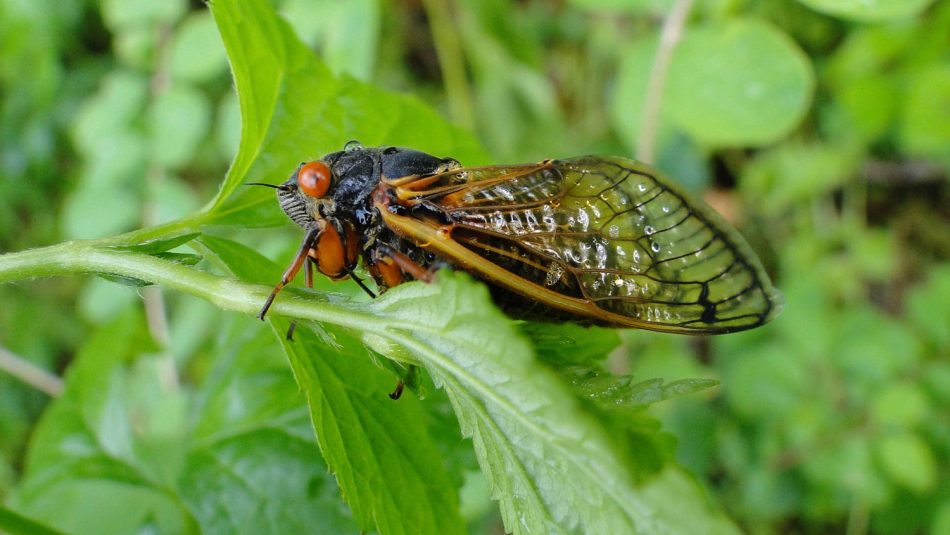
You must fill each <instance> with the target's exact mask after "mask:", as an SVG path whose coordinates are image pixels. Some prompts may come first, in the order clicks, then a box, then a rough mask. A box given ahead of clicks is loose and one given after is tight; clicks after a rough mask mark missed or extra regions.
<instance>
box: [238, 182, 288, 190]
mask: <svg viewBox="0 0 950 535" xmlns="http://www.w3.org/2000/svg"><path fill="white" fill-rule="evenodd" d="M244 185H245V186H265V187H268V188H274V189H279V190H285V189H287V188H286V187H285V186H278V185H276V184H265V183H264V182H245V183H244Z"/></svg>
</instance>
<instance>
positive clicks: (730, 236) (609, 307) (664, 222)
mask: <svg viewBox="0 0 950 535" xmlns="http://www.w3.org/2000/svg"><path fill="white" fill-rule="evenodd" d="M261 185H265V186H270V187H273V188H276V189H277V198H278V200H279V202H280V207H281V208H282V209H283V211H284V212H285V213H286V214H287V216H288V217H290V219H292V220H293V221H294V222H295V223H297V224H298V225H300V226H301V227H302V228H303V229H304V231H305V236H304V239H303V243H302V244H301V246H300V249H299V251H298V252H297V254H296V256H295V257H294V260H293V261H292V262H291V264H290V266H289V267H288V268H287V270H286V271H285V273H284V274H283V277H282V278H281V281H280V282H279V283H278V284H277V286H276V287H275V288H274V290H273V292H272V293H271V294H270V296H269V297H268V299H267V301H266V302H265V303H264V306H263V308H261V311H260V313H259V314H258V316H259V317H260V318H261V319H263V318H264V315H265V314H266V313H267V310H268V308H270V306H271V304H272V303H273V301H274V298H275V297H276V296H277V294H278V292H280V290H281V289H282V288H283V287H284V286H285V285H287V284H288V283H289V282H290V281H291V280H293V279H294V277H295V276H296V275H297V273H298V272H299V270H300V269H301V267H303V268H304V269H305V273H306V283H307V286H308V287H312V285H313V270H314V269H316V270H317V271H319V272H320V273H322V274H323V275H325V276H327V277H330V278H331V279H345V278H352V279H353V280H355V281H356V282H357V283H358V284H359V285H360V286H361V287H362V288H363V289H364V291H366V292H367V293H369V294H370V295H372V296H375V294H374V293H373V291H372V290H371V289H370V288H369V287H367V285H366V284H365V283H364V282H363V281H362V280H361V279H360V278H359V277H358V276H357V274H356V273H355V272H354V270H355V268H356V267H357V265H358V263H359V261H360V259H362V260H363V262H364V264H365V267H366V269H367V271H368V272H369V273H370V275H371V276H372V278H373V279H374V280H375V283H376V286H377V288H378V291H379V292H384V291H386V289H388V288H392V287H393V286H396V285H398V284H401V283H403V282H405V281H407V280H411V279H418V280H430V279H431V278H432V276H433V272H434V268H435V267H438V266H441V265H445V264H447V265H450V266H453V267H455V268H457V269H462V270H465V271H467V272H469V273H471V274H473V275H474V276H476V277H478V278H480V279H482V280H484V281H485V282H487V283H488V284H489V286H490V288H491V292H492V296H493V298H494V300H495V301H496V302H497V303H498V305H499V306H501V307H502V308H503V309H504V310H506V311H507V312H508V313H509V314H510V315H512V316H513V317H516V318H523V319H542V320H545V321H552V320H553V321H575V322H580V323H584V324H595V325H605V326H614V327H635V328H641V329H650V330H654V331H663V332H673V333H684V334H720V333H728V332H734V331H741V330H745V329H751V328H754V327H758V326H760V325H762V324H764V323H766V322H767V321H769V320H770V319H771V318H773V317H774V316H775V315H776V314H777V313H778V311H779V309H780V308H781V295H780V294H779V293H778V292H777V291H776V290H775V289H774V288H773V287H772V284H771V282H770V281H769V278H768V276H767V275H766V273H765V270H764V269H763V268H762V265H761V263H760V262H759V260H758V258H757V257H756V256H755V254H754V253H753V252H752V250H751V249H750V247H749V246H748V245H747V244H746V242H745V240H744V239H743V238H742V237H741V236H740V235H739V234H738V232H736V231H735V230H734V229H733V228H732V227H731V226H730V225H729V224H728V223H727V222H726V221H725V220H724V219H723V218H722V217H721V216H719V215H718V214H717V213H716V212H715V211H713V210H712V209H711V208H709V207H708V206H707V205H706V204H704V203H703V202H701V201H699V200H696V199H693V198H691V197H690V196H689V195H688V194H686V193H685V192H684V191H682V190H681V189H680V188H678V187H676V186H675V185H674V184H672V183H671V182H669V181H668V180H667V179H665V178H663V177H662V176H661V175H660V174H659V173H657V171H656V170H654V169H652V168H650V167H648V166H646V165H644V164H641V163H638V162H635V161H632V160H628V159H624V158H619V157H612V156H582V157H578V158H569V159H563V160H545V161H542V162H538V163H532V164H521V165H494V166H487V167H463V166H462V165H461V164H459V162H458V161H456V160H454V159H452V158H437V157H435V156H432V155H429V154H426V153H423V152H419V151H416V150H412V149H406V148H399V147H377V148H366V147H363V146H362V145H360V144H358V143H356V142H350V143H348V144H347V145H346V147H345V148H344V150H342V151H339V152H333V153H331V154H327V155H326V156H324V157H323V158H321V159H319V160H314V161H311V162H306V163H302V164H300V166H298V167H297V169H296V170H295V171H294V172H293V174H292V175H291V176H290V178H289V179H288V180H287V181H286V182H284V183H283V184H280V185H269V184H261Z"/></svg>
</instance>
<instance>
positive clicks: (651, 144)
mask: <svg viewBox="0 0 950 535" xmlns="http://www.w3.org/2000/svg"><path fill="white" fill-rule="evenodd" d="M692 6H693V0H677V2H676V4H674V5H673V9H672V10H670V13H669V15H667V16H666V19H665V20H664V21H663V28H662V29H661V30H660V43H659V45H658V46H657V49H656V56H655V57H654V59H653V68H652V69H651V70H650V79H649V80H648V81H647V94H646V97H645V98H644V99H643V116H642V118H641V122H640V132H639V135H638V136H637V148H636V156H637V159H638V160H640V161H643V162H646V163H652V162H653V159H654V157H655V152H656V134H657V126H658V124H659V120H660V106H661V105H662V103H663V86H664V85H665V84H666V71H667V70H668V68H669V66H670V59H671V58H672V57H673V49H674V48H675V47H676V43H678V42H679V40H680V37H681V36H682V34H683V26H684V25H685V24H686V17H687V15H689V10H690V9H691V8H692Z"/></svg>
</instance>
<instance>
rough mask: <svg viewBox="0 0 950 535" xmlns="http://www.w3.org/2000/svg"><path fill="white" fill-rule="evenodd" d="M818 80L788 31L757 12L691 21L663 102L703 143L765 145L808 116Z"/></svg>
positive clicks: (787, 131)
mask: <svg viewBox="0 0 950 535" xmlns="http://www.w3.org/2000/svg"><path fill="white" fill-rule="evenodd" d="M814 85H815V80H814V74H813V73H812V68H811V64H810V63H809V60H808V57H807V56H806V55H805V54H804V52H802V50H801V49H800V48H798V45H796V44H795V42H794V41H792V40H791V38H789V37H788V35H786V34H785V33H783V32H781V31H780V30H778V29H777V28H775V27H773V26H771V25H769V24H767V23H765V22H763V21H761V20H758V19H754V18H746V19H729V20H727V21H726V22H722V23H711V24H706V25H703V26H699V27H696V28H691V29H689V30H688V31H687V32H686V33H685V34H684V36H683V40H682V41H681V42H680V43H679V45H678V46H677V47H676V49H675V50H674V54H673V60H672V61H671V63H670V70H669V79H668V81H667V92H666V95H665V100H666V102H665V109H666V110H667V111H668V112H669V114H670V115H671V116H672V117H673V119H674V120H675V121H676V123H677V124H678V125H679V126H680V127H681V128H683V129H684V130H686V131H687V132H689V133H690V134H691V135H693V136H694V137H696V138H697V140H699V141H700V142H702V143H706V144H709V145H715V146H741V145H764V144H767V143H771V142H774V141H777V140H779V139H781V138H783V137H785V136H787V135H788V134H789V133H790V132H791V131H792V130H793V129H794V128H795V127H797V126H798V124H799V123H800V122H801V120H802V119H803V118H804V116H805V112H806V111H807V110H808V107H809V104H810V103H811V98H812V91H813V88H814Z"/></svg>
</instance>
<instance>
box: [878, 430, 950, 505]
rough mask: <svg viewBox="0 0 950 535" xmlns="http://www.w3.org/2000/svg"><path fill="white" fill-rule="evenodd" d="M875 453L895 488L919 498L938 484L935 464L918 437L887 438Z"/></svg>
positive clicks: (927, 445) (898, 436)
mask: <svg viewBox="0 0 950 535" xmlns="http://www.w3.org/2000/svg"><path fill="white" fill-rule="evenodd" d="M877 453H878V458H879V459H880V462H881V464H882V465H883V468H884V470H885V471H886V472H887V474H888V475H889V476H890V477H891V479H893V480H894V482H896V483H897V484H899V485H902V486H904V487H906V488H908V489H910V490H912V491H914V492H916V493H918V494H923V493H925V492H928V491H930V490H932V489H933V488H934V486H935V485H936V484H937V460H936V459H935V458H934V454H933V451H932V450H931V448H930V445H929V444H927V442H926V441H925V440H924V439H923V438H921V437H920V436H919V435H917V434H914V433H901V434H895V435H888V436H886V437H884V438H883V439H881V441H880V442H879V443H878V444H877Z"/></svg>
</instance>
